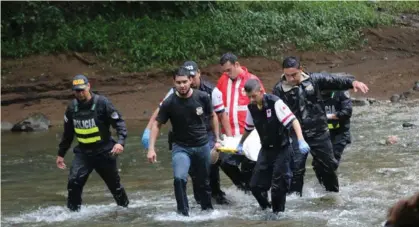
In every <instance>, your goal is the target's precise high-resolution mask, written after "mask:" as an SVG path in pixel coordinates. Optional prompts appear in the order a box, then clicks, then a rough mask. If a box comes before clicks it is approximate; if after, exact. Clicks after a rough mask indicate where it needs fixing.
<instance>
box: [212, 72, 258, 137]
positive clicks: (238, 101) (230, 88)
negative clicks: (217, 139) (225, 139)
mask: <svg viewBox="0 0 419 227" xmlns="http://www.w3.org/2000/svg"><path fill="white" fill-rule="evenodd" d="M242 69H243V70H244V72H243V73H241V74H240V75H238V77H237V79H236V80H234V81H233V80H231V79H230V78H229V77H228V75H227V74H226V73H223V75H221V77H220V79H219V80H218V83H217V88H218V89H219V90H220V91H221V93H223V102H224V104H225V107H226V112H227V114H228V118H229V121H230V127H231V132H232V133H233V136H238V135H242V134H243V132H244V126H245V124H246V113H247V105H248V104H249V103H250V99H249V98H248V97H247V96H246V93H245V91H244V84H245V83H246V82H247V80H248V79H257V80H259V78H258V77H257V76H255V75H253V74H251V73H249V72H248V71H247V68H246V67H243V66H242ZM259 81H260V80H259ZM261 84H262V83H261ZM262 89H263V91H264V92H265V88H264V87H263V84H262ZM223 133H225V132H224V130H223Z"/></svg>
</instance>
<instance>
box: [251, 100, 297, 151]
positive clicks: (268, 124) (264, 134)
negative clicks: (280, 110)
mask: <svg viewBox="0 0 419 227" xmlns="http://www.w3.org/2000/svg"><path fill="white" fill-rule="evenodd" d="M277 100H279V98H278V97H276V96H274V95H271V94H265V95H264V96H263V106H262V109H261V110H260V109H259V108H258V107H257V105H256V104H253V103H251V104H249V105H248V108H249V111H250V113H251V115H252V118H253V123H254V125H255V128H256V130H257V132H258V134H259V137H260V142H261V144H262V147H263V148H265V149H270V148H279V147H283V146H285V145H287V144H289V139H288V138H289V133H288V130H287V129H286V128H285V127H284V126H283V125H282V123H281V122H280V121H279V119H278V117H277V116H276V112H275V102H276V101H277Z"/></svg>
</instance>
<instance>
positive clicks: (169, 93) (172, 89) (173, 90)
mask: <svg viewBox="0 0 419 227" xmlns="http://www.w3.org/2000/svg"><path fill="white" fill-rule="evenodd" d="M174 92H175V89H174V88H170V90H169V92H167V94H166V96H164V98H163V99H162V100H161V101H160V104H159V106H161V104H162V103H163V101H164V100H165V99H167V97H169V96H170V95H171V94H173V93H174Z"/></svg>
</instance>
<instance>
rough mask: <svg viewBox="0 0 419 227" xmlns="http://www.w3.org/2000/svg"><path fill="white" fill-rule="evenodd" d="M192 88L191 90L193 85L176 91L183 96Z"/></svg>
mask: <svg viewBox="0 0 419 227" xmlns="http://www.w3.org/2000/svg"><path fill="white" fill-rule="evenodd" d="M190 90H191V87H189V88H185V89H181V88H179V89H176V91H177V92H178V94H179V95H180V96H182V97H185V96H187V95H188V93H189V91H190Z"/></svg>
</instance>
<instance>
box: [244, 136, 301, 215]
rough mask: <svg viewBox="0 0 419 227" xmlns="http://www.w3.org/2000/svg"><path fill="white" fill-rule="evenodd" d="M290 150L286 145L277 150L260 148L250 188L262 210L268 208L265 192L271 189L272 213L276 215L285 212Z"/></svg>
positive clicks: (289, 173)
mask: <svg viewBox="0 0 419 227" xmlns="http://www.w3.org/2000/svg"><path fill="white" fill-rule="evenodd" d="M292 150H293V149H292V146H291V145H290V144H288V145H287V146H284V147H282V148H277V149H269V150H267V149H264V148H262V149H261V151H260V152H259V156H258V160H257V162H256V167H255V170H254V172H253V175H252V180H251V182H250V188H251V190H252V194H253V196H254V197H255V198H256V200H257V201H258V203H259V205H260V207H261V208H262V209H266V208H268V207H269V206H270V204H269V201H268V198H267V194H266V191H268V190H269V189H270V188H271V198H272V211H273V212H274V213H278V212H283V211H284V210H285V202H286V195H287V192H288V191H289V189H290V184H291V178H292V171H291V166H290V165H291V160H292V159H291V154H292Z"/></svg>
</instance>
